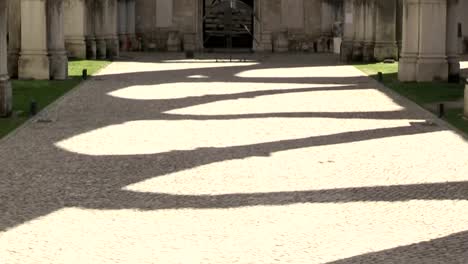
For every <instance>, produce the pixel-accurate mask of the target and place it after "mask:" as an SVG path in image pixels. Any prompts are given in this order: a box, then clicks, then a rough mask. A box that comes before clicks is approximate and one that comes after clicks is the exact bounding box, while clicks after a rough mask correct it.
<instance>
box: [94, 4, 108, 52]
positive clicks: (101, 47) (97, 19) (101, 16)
mask: <svg viewBox="0 0 468 264" xmlns="http://www.w3.org/2000/svg"><path fill="white" fill-rule="evenodd" d="M94 3H95V4H94V8H95V9H94V32H95V36H96V57H97V58H98V59H101V60H102V59H106V58H107V45H106V35H105V34H106V12H105V11H106V8H107V7H106V6H107V0H95V1H94Z"/></svg>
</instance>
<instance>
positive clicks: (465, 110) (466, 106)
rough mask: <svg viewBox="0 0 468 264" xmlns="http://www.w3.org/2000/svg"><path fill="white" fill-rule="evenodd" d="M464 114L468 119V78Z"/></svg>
mask: <svg viewBox="0 0 468 264" xmlns="http://www.w3.org/2000/svg"><path fill="white" fill-rule="evenodd" d="M463 116H464V117H465V119H468V79H466V80H465V103H464V111H463Z"/></svg>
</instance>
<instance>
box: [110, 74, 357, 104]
mask: <svg viewBox="0 0 468 264" xmlns="http://www.w3.org/2000/svg"><path fill="white" fill-rule="evenodd" d="M194 78H195V77H194ZM354 86H355V85H338V84H306V83H250V82H176V83H163V84H157V85H139V86H130V87H127V88H123V89H120V90H117V91H113V92H111V93H109V95H111V96H114V97H119V98H126V99H135V100H155V99H179V98H187V97H193V96H205V95H222V94H237V93H248V92H258V91H265V92H267V91H271V93H273V92H275V91H278V90H291V89H304V91H305V90H307V88H309V89H311V91H313V88H316V89H317V90H319V89H320V88H331V87H354ZM253 96H254V95H251V97H253Z"/></svg>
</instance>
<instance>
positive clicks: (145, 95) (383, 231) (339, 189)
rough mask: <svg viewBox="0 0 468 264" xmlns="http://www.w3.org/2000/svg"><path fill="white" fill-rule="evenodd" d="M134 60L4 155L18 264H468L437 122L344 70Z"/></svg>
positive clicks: (10, 261) (297, 59)
mask: <svg viewBox="0 0 468 264" xmlns="http://www.w3.org/2000/svg"><path fill="white" fill-rule="evenodd" d="M127 56H128V57H127V58H129V60H128V61H122V62H115V63H113V64H111V65H110V66H108V67H107V68H106V69H104V70H103V71H102V72H101V73H100V74H99V76H96V77H94V78H92V79H91V80H89V81H87V82H85V83H84V84H83V85H81V86H80V87H79V88H78V89H77V90H75V91H74V92H72V93H71V94H69V95H67V96H66V97H65V98H64V99H63V100H61V101H60V102H58V103H56V104H55V105H54V106H52V107H51V108H49V110H48V111H47V112H44V113H42V115H41V116H40V117H39V118H41V119H52V120H53V122H52V123H41V122H31V123H28V124H27V125H26V126H24V127H22V128H21V129H19V130H18V131H17V132H16V133H14V134H13V135H11V136H10V137H8V138H7V139H5V140H3V141H1V143H0V149H1V150H2V151H1V153H0V164H2V166H0V264H28V263H31V264H33V263H34V264H42V263H54V264H56V263H57V264H59V263H60V264H61V263H63V264H74V263H77V264H78V263H79V264H83V263H87V264H88V263H91V264H94V263H96V264H106V263H109V264H110V263H138V264H146V263H162V264H175V263H213V264H214V263H216V264H220V263H307V264H311V263H340V264H341V263H384V264H385V263H411V264H414V263H416V264H423V263H424V264H427V263H449V264H450V263H458V264H461V263H468V144H467V141H466V140H465V139H464V138H463V137H462V136H460V134H457V133H456V132H455V131H453V130H451V129H450V128H449V127H448V126H447V125H446V124H445V123H443V122H440V121H438V120H436V118H435V117H434V116H433V115H431V114H430V113H428V112H426V111H424V110H422V109H421V108H419V107H418V106H416V105H414V104H413V103H410V102H408V101H407V100H405V99H402V98H400V97H399V96H396V95H394V94H393V93H391V92H389V91H388V90H386V89H385V88H383V87H381V86H380V85H379V84H378V83H376V82H375V81H373V80H371V79H369V78H367V77H364V76H363V75H362V73H361V72H359V71H358V70H356V69H355V68H353V67H352V66H340V65H338V64H337V62H336V58H334V57H329V56H322V55H290V56H278V55H277V56H257V57H254V56H252V57H251V58H250V59H251V60H249V61H248V62H243V63H239V62H227V61H225V62H221V63H216V61H215V60H214V58H212V59H211V60H208V59H206V60H180V59H178V58H177V57H178V55H172V57H162V55H150V54H139V55H136V54H127ZM132 56H133V57H132ZM165 56H168V55H165ZM130 57H132V58H130ZM427 121H430V122H427ZM432 122H434V123H432Z"/></svg>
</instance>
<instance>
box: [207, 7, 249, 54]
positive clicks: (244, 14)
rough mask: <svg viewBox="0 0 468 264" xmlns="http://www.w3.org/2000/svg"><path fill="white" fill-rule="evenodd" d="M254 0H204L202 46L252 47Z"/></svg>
mask: <svg viewBox="0 0 468 264" xmlns="http://www.w3.org/2000/svg"><path fill="white" fill-rule="evenodd" d="M253 8H254V0H235V1H222V0H204V1H203V47H204V48H241V49H252V48H253V30H254V29H253V28H254V27H253V26H254V14H253Z"/></svg>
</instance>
